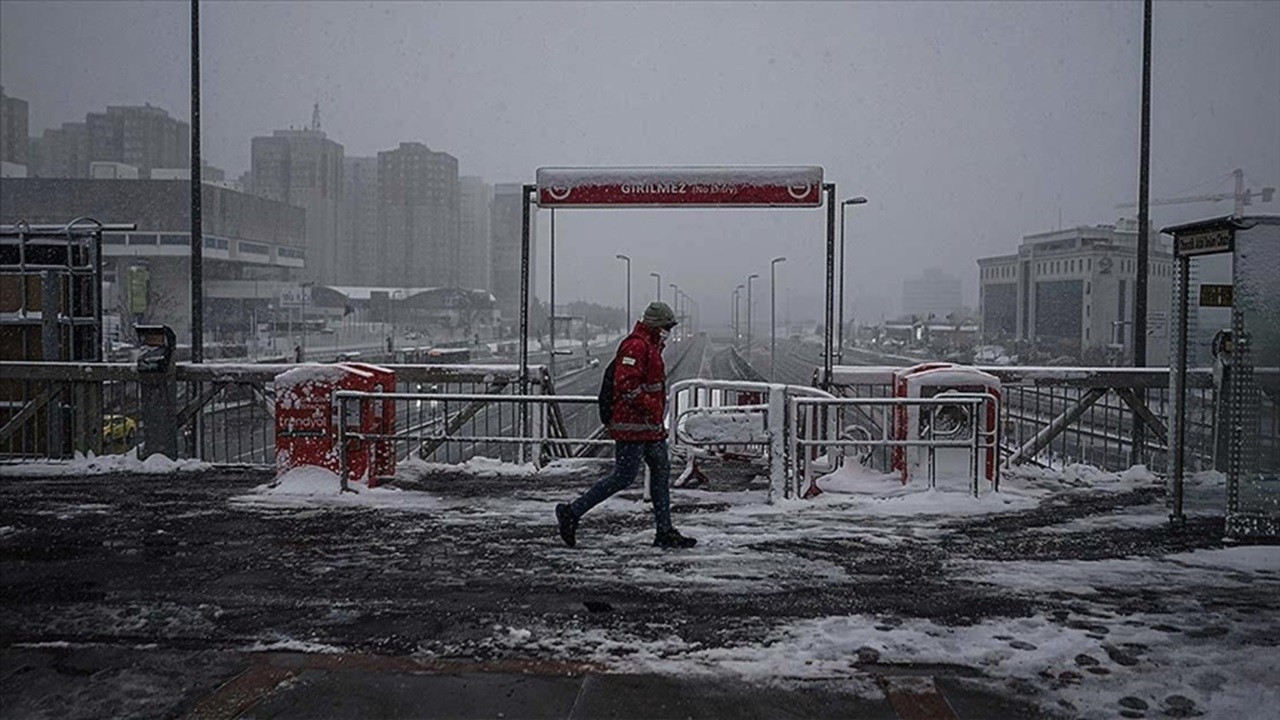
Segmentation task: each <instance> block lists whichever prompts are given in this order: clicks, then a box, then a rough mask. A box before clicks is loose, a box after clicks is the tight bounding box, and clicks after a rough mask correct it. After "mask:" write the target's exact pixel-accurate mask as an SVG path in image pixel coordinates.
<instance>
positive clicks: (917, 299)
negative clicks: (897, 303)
mask: <svg viewBox="0 0 1280 720" xmlns="http://www.w3.org/2000/svg"><path fill="white" fill-rule="evenodd" d="M963 304H964V303H963V297H962V295H961V287H960V278H958V277H954V276H952V275H947V274H946V273H944V272H942V271H941V270H939V269H937V268H928V269H926V270H925V271H924V273H923V274H921V275H920V276H918V277H914V278H908V279H906V280H903V281H902V314H903V315H904V316H906V317H911V316H913V315H914V316H918V317H919V318H920V319H922V320H927V319H929V318H930V317H935V318H939V319H941V318H945V317H947V316H948V315H951V314H953V313H960V312H962V311H963V309H964V308H963Z"/></svg>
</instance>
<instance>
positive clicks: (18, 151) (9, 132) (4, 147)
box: [0, 86, 30, 174]
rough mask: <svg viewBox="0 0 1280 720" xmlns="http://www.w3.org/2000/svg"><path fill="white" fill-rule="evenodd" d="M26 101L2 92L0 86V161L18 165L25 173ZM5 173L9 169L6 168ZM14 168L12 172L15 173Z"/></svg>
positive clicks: (26, 148)
mask: <svg viewBox="0 0 1280 720" xmlns="http://www.w3.org/2000/svg"><path fill="white" fill-rule="evenodd" d="M27 112H28V108H27V101H26V100H22V99H20V98H16V97H9V96H8V95H5V94H4V87H3V86H0V163H6V164H8V165H20V166H22V168H23V169H24V170H23V171H22V172H24V173H26V172H27V171H26V168H27V167H28V165H29V164H30V161H29V160H28V159H27V152H28V145H29V144H30V140H28V138H27ZM5 172H6V174H8V173H9V172H10V171H9V170H6V171H5ZM16 172H17V171H16V170H15V171H14V173H15V174H16Z"/></svg>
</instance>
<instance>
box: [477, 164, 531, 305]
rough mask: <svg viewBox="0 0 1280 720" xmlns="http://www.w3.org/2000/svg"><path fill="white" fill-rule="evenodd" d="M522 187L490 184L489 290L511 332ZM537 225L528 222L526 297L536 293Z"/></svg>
mask: <svg viewBox="0 0 1280 720" xmlns="http://www.w3.org/2000/svg"><path fill="white" fill-rule="evenodd" d="M523 193H524V186H523V185H520V184H519V183H501V184H497V185H494V186H493V202H492V204H491V205H490V212H489V218H490V220H489V238H490V242H489V278H490V280H489V282H490V284H489V290H490V291H491V292H492V293H493V296H494V297H495V298H496V299H497V301H498V310H499V311H500V312H501V313H502V321H503V324H504V325H505V326H506V327H507V329H508V330H509V331H510V330H512V329H518V323H519V321H520V233H521V227H522V222H523V220H522V215H521V208H522V204H521V200H522V197H523ZM531 213H532V209H531ZM537 227H538V226H537V224H536V223H534V222H533V218H532V217H530V224H529V268H530V273H529V297H530V299H532V298H533V297H534V296H535V291H536V288H537V283H536V280H537V274H536V273H534V272H533V271H532V270H533V268H535V267H537V262H536V259H537V252H536V251H537V247H538V243H537V237H538V235H537Z"/></svg>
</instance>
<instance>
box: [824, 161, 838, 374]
mask: <svg viewBox="0 0 1280 720" xmlns="http://www.w3.org/2000/svg"><path fill="white" fill-rule="evenodd" d="M822 187H823V189H824V190H826V193H827V301H826V308H825V309H826V321H825V323H824V324H825V328H824V330H825V332H824V334H823V347H824V355H823V358H822V374H823V377H822V384H823V389H825V390H829V389H830V388H831V369H832V362H833V361H834V360H835V358H834V357H833V355H834V350H835V349H834V348H833V347H832V346H831V345H832V341H833V340H834V338H835V334H834V333H833V332H832V330H833V328H832V327H831V325H832V323H833V322H834V321H835V318H834V317H833V313H832V305H833V304H834V303H835V297H834V296H835V271H836V267H835V254H836V184H835V183H823V186H822Z"/></svg>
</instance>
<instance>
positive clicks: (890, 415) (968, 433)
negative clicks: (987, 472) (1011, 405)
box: [787, 393, 999, 497]
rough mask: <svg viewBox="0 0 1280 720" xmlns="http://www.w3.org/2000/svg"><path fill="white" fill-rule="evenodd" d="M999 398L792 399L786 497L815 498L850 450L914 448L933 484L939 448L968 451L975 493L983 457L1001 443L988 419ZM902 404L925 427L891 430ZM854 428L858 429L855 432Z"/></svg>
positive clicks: (976, 395) (971, 395)
mask: <svg viewBox="0 0 1280 720" xmlns="http://www.w3.org/2000/svg"><path fill="white" fill-rule="evenodd" d="M998 402H999V400H998V398H996V397H993V396H991V395H988V394H984V393H948V394H945V395H937V396H934V397H930V398H814V397H796V398H793V399H792V400H791V402H790V417H791V421H790V422H788V423H787V427H788V428H789V429H791V430H792V431H793V434H792V436H791V438H790V447H789V452H790V457H791V458H792V463H791V468H790V472H789V473H788V475H789V476H790V477H791V478H792V480H793V483H794V485H788V487H787V496H788V497H791V496H793V495H794V496H801V497H811V496H813V495H814V494H816V493H817V492H819V491H820V488H818V487H817V485H816V475H817V474H818V473H831V472H835V471H836V470H838V469H839V468H840V466H841V464H842V463H843V460H844V455H845V450H846V449H847V448H856V449H858V450H867V449H874V448H903V449H916V450H918V451H920V452H922V453H923V458H922V459H923V465H924V468H923V469H924V470H925V472H926V475H927V477H928V480H929V486H930V487H934V486H935V485H936V482H937V476H938V467H937V463H938V452H939V451H940V450H946V449H955V450H963V451H966V453H967V466H968V467H967V470H968V473H969V479H970V489H971V491H972V492H973V494H974V495H975V496H977V494H978V488H979V482H978V479H979V477H980V476H982V475H983V473H984V463H985V459H986V458H987V457H989V456H991V454H994V453H995V452H996V451H997V449H998V447H999V431H998V428H996V427H989V423H987V422H986V418H987V413H988V412H989V411H994V409H995V408H996V406H997V404H998ZM904 408H915V409H916V411H917V413H918V422H919V425H920V427H921V431H920V432H919V433H918V435H917V436H915V437H910V438H908V437H899V436H897V435H895V434H894V432H893V428H894V425H895V423H894V414H895V412H899V413H900V412H901V411H902V409H904ZM845 409H849V410H853V411H855V412H856V413H857V415H858V416H859V417H860V418H861V419H866V418H868V417H869V418H870V422H869V423H863V422H859V421H857V420H855V421H854V422H850V423H847V422H845V419H846V416H845V415H846V414H845V413H844V412H843V411H844V410H845ZM855 428H856V429H857V430H859V432H853V431H852V430H853V429H855ZM868 428H871V429H868ZM998 478H999V476H998V475H996V476H994V477H993V479H992V489H993V490H998V489H999V479H998ZM904 482H905V480H904ZM802 488H803V489H802Z"/></svg>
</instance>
